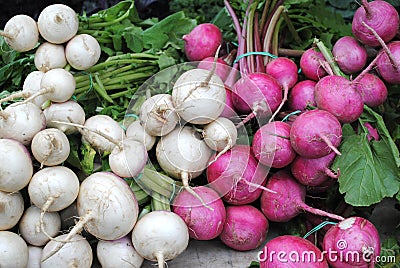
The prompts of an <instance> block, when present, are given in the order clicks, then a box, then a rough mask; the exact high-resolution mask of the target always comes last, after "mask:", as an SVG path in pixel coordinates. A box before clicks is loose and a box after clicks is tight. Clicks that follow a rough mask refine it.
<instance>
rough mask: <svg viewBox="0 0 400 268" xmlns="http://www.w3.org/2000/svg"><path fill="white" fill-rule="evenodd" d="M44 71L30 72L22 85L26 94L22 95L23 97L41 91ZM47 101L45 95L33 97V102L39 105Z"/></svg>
mask: <svg viewBox="0 0 400 268" xmlns="http://www.w3.org/2000/svg"><path fill="white" fill-rule="evenodd" d="M43 75H44V72H42V71H32V72H30V73H29V74H28V75H27V76H26V77H25V80H24V83H23V85H22V92H23V93H24V94H26V95H24V96H22V97H23V98H28V97H30V96H32V95H33V94H36V93H37V92H39V91H40V89H41V87H40V82H41V81H42V78H43ZM46 101H47V97H46V96H44V95H41V96H37V97H36V98H34V99H32V100H31V102H32V103H34V104H36V105H37V106H39V107H42V105H43V104H44V103H45V102H46Z"/></svg>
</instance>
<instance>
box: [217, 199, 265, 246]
mask: <svg viewBox="0 0 400 268" xmlns="http://www.w3.org/2000/svg"><path fill="white" fill-rule="evenodd" d="M268 228H269V223H268V220H267V218H265V216H264V215H263V213H262V212H261V211H260V210H258V209H257V208H255V207H254V206H251V205H241V206H228V207H227V208H226V221H225V224H224V228H223V229H222V233H221V234H220V235H219V238H220V239H221V241H222V242H223V243H224V244H225V245H227V246H228V247H230V248H233V249H235V250H239V251H247V250H252V249H256V248H258V247H259V246H261V245H262V244H263V243H264V242H265V240H266V238H267V233H268Z"/></svg>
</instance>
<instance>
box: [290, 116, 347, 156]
mask: <svg viewBox="0 0 400 268" xmlns="http://www.w3.org/2000/svg"><path fill="white" fill-rule="evenodd" d="M341 140H342V126H341V124H340V122H339V121H338V120H337V118H336V117H335V116H334V115H332V114H331V113H329V112H327V111H324V110H319V109H316V110H310V111H306V112H304V113H302V114H300V115H299V116H298V117H297V118H296V119H295V121H294V122H293V124H292V127H291V128H290V142H291V144H292V147H293V149H294V150H295V151H296V152H297V153H298V154H299V155H301V156H303V157H306V158H318V157H322V156H325V155H327V154H329V153H331V152H332V151H334V152H335V153H336V154H339V155H340V152H339V151H338V150H337V149H336V147H337V146H339V144H340V142H341Z"/></svg>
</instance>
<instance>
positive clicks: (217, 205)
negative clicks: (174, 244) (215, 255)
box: [172, 186, 226, 240]
mask: <svg viewBox="0 0 400 268" xmlns="http://www.w3.org/2000/svg"><path fill="white" fill-rule="evenodd" d="M193 191H195V192H196V193H197V194H198V195H199V196H200V197H201V199H202V200H203V201H204V202H205V203H206V204H207V205H208V206H209V207H211V208H212V209H213V210H209V209H208V208H206V207H204V206H203V205H202V203H201V202H200V201H199V199H198V198H196V197H195V196H193V195H192V194H191V193H189V192H188V191H185V190H183V191H181V192H180V193H179V194H178V195H177V196H176V197H175V198H174V201H173V203H172V211H173V212H174V213H176V214H178V215H179V216H180V217H181V218H182V219H183V220H184V221H185V223H186V225H187V226H188V228H189V236H190V238H193V239H196V240H211V239H214V238H216V237H217V236H219V235H220V233H221V232H222V228H223V225H224V223H225V219H226V211H225V206H224V203H223V202H222V200H221V198H220V196H219V195H218V193H217V192H216V191H215V190H213V189H212V188H209V187H205V186H198V187H194V188H193Z"/></svg>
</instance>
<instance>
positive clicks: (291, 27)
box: [282, 10, 301, 44]
mask: <svg viewBox="0 0 400 268" xmlns="http://www.w3.org/2000/svg"><path fill="white" fill-rule="evenodd" d="M282 14H283V18H284V19H285V22H286V25H287V27H288V29H289V32H290V33H291V34H292V36H293V38H294V41H295V42H296V43H297V44H301V38H300V36H299V33H298V32H297V31H296V29H295V27H294V25H293V22H292V20H291V19H290V17H289V15H288V11H287V10H285V11H284V12H283V13H282Z"/></svg>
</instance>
